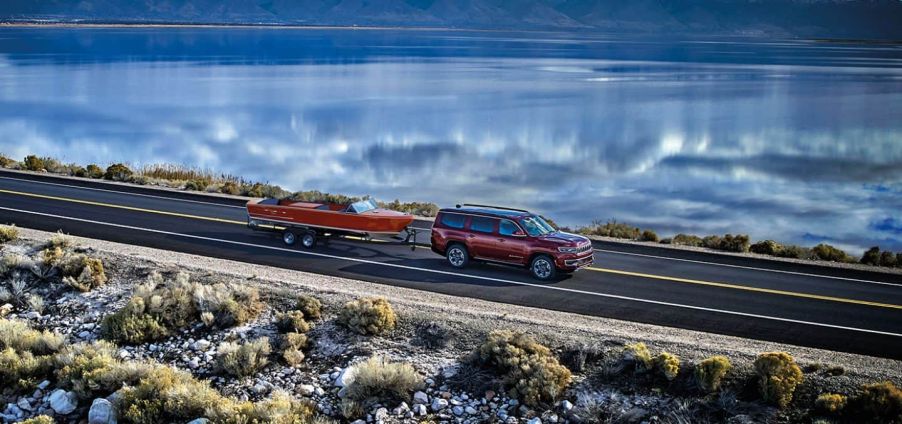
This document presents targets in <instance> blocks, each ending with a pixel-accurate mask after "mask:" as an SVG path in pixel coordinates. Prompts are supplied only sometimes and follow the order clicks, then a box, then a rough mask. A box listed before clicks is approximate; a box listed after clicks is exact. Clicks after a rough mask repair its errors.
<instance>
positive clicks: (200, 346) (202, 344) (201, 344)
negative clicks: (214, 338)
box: [192, 339, 210, 352]
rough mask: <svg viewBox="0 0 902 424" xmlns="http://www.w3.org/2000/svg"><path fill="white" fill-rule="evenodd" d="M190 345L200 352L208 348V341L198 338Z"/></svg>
mask: <svg viewBox="0 0 902 424" xmlns="http://www.w3.org/2000/svg"><path fill="white" fill-rule="evenodd" d="M192 347H193V348H194V350H199V351H201V352H204V351H206V350H207V349H209V348H210V342H208V341H206V340H204V339H200V340H198V341H196V342H194V345H193V346H192Z"/></svg>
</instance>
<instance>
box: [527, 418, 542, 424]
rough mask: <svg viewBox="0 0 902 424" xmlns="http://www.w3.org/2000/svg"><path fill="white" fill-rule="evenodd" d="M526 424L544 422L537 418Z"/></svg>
mask: <svg viewBox="0 0 902 424" xmlns="http://www.w3.org/2000/svg"><path fill="white" fill-rule="evenodd" d="M526 424H542V420H541V419H539V417H536V418H532V419H530V420H529V421H527V422H526Z"/></svg>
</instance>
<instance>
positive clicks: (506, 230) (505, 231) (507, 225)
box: [498, 219, 520, 236]
mask: <svg viewBox="0 0 902 424" xmlns="http://www.w3.org/2000/svg"><path fill="white" fill-rule="evenodd" d="M519 230H520V227H518V226H517V224H514V222H513V221H511V220H508V219H502V220H501V224H499V225H498V234H501V235H502V236H512V235H514V233H516V232H517V231H519Z"/></svg>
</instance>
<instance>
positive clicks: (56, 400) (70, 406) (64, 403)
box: [50, 389, 78, 415]
mask: <svg viewBox="0 0 902 424" xmlns="http://www.w3.org/2000/svg"><path fill="white" fill-rule="evenodd" d="M77 406H78V399H77V398H76V397H75V393H72V392H67V391H65V390H63V389H57V390H55V391H54V392H53V393H51V394H50V408H52V409H53V412H56V413H57V414H59V415H67V414H71V413H72V411H74V410H75V408H76V407H77Z"/></svg>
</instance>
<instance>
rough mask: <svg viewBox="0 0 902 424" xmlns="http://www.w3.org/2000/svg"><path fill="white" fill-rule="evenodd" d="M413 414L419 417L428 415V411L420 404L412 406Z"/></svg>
mask: <svg viewBox="0 0 902 424" xmlns="http://www.w3.org/2000/svg"><path fill="white" fill-rule="evenodd" d="M413 413H414V414H416V415H419V416H421V417H422V416H424V415H426V414H427V413H428V411H427V410H426V405H423V404H421V403H418V404H416V405H414V406H413Z"/></svg>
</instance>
